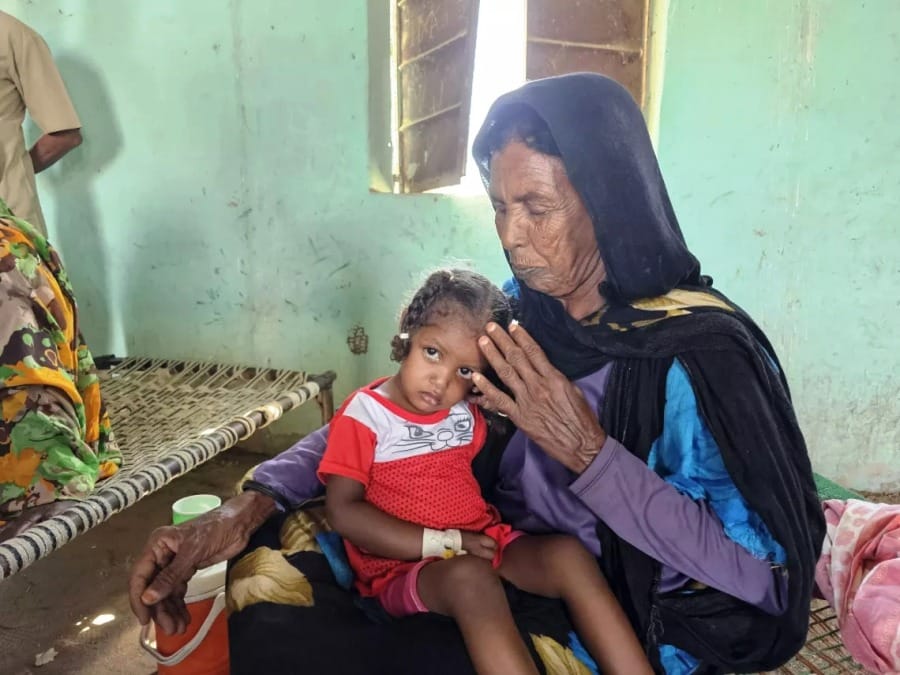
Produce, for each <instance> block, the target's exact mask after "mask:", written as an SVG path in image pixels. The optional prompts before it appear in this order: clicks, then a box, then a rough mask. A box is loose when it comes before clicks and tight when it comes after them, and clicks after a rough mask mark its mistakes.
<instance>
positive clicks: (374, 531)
mask: <svg viewBox="0 0 900 675" xmlns="http://www.w3.org/2000/svg"><path fill="white" fill-rule="evenodd" d="M365 494H366V488H365V486H364V485H363V484H362V483H360V482H359V481H356V480H353V479H352V478H346V477H344V476H336V475H334V474H332V475H330V476H328V485H327V487H326V490H325V511H326V516H327V518H328V523H329V524H330V525H331V527H333V528H334V530H335V531H336V532H337V533H338V534H340V535H341V536H342V537H344V539H346V540H348V541H349V542H350V543H351V544H354V545H355V546H358V547H359V548H361V549H364V550H366V551H368V552H369V553H374V554H375V555H377V556H381V557H382V558H393V559H394V560H420V559H421V558H422V535H423V533H424V531H425V528H423V527H422V526H421V525H415V524H413V523H408V522H406V521H405V520H400V519H399V518H395V517H394V516H391V515H388V514H387V513H385V512H384V511H382V510H381V509H379V508H378V507H376V506H373V505H372V504H370V503H369V502H367V501H366V500H365ZM461 534H462V544H463V549H464V550H466V551H468V552H469V553H471V554H473V555H477V556H479V557H481V558H487V559H489V560H490V559H491V558H493V555H494V550H495V548H496V546H497V544H496V542H495V541H494V540H493V539H491V538H490V537H488V536H486V535H483V534H478V533H475V532H462V533H461Z"/></svg>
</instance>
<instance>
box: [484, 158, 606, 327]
mask: <svg viewBox="0 0 900 675" xmlns="http://www.w3.org/2000/svg"><path fill="white" fill-rule="evenodd" d="M489 191H490V197H491V202H492V203H493V205H494V214H495V215H494V223H495V225H496V227H497V235H498V236H499V237H500V242H501V243H502V244H503V248H504V249H505V250H506V252H507V253H508V254H509V262H510V265H511V266H512V270H513V274H515V276H516V277H517V278H518V279H519V280H520V281H521V282H523V283H524V284H526V285H527V286H528V287H529V288H532V289H534V290H536V291H540V292H542V293H545V294H547V295H550V296H552V297H554V298H557V299H559V300H560V301H562V302H563V304H564V305H566V309H567V311H569V313H570V314H572V315H573V316H575V318H582V317H581V316H577V315H578V314H582V315H586V313H590V312H593V311H596V310H597V309H599V304H600V303H601V298H600V292H599V290H598V286H599V285H600V282H602V281H603V279H604V277H605V272H604V268H603V262H602V260H601V258H600V251H599V249H598V248H597V239H596V237H595V236H594V226H593V223H592V222H591V217H590V215H589V214H588V212H587V209H586V208H585V207H584V204H583V203H582V201H581V197H580V196H579V195H578V193H577V192H576V191H575V188H574V187H572V184H571V183H570V182H569V178H568V176H567V175H566V170H565V167H564V166H563V163H562V160H561V159H559V158H558V157H552V156H550V155H545V154H542V153H540V152H537V151H536V150H532V149H531V148H529V147H528V146H527V145H525V144H524V143H522V142H520V141H511V142H510V143H508V144H507V145H506V147H504V148H503V149H502V150H499V151H498V152H496V153H494V156H493V157H492V158H491V183H490V188H489ZM591 304H593V305H597V306H593V307H588V308H587V309H586V310H585V311H586V313H585V311H580V310H584V309H585V307H587V305H591Z"/></svg>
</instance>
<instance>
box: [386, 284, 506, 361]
mask: <svg viewBox="0 0 900 675" xmlns="http://www.w3.org/2000/svg"><path fill="white" fill-rule="evenodd" d="M460 309H462V310H463V311H462V312H459V310H460ZM454 312H456V313H459V314H460V317H461V318H463V320H466V321H467V322H468V323H470V324H471V326H472V329H473V330H474V331H480V330H481V329H482V328H483V327H484V325H485V324H486V323H487V322H488V321H494V322H496V323H498V324H500V325H501V326H503V327H504V328H505V327H506V326H507V325H509V322H510V321H511V320H512V310H511V309H510V304H509V299H508V298H507V297H506V296H505V295H504V294H503V291H501V290H500V289H499V288H497V287H496V286H495V285H494V284H492V283H491V282H490V281H489V280H488V279H487V277H484V276H482V275H481V274H478V273H477V272H472V271H470V270H462V269H450V270H438V271H437V272H433V273H432V274H431V275H429V277H428V279H426V280H425V283H424V284H422V286H421V288H419V290H418V291H416V293H415V295H413V297H412V300H410V302H409V304H408V305H407V306H406V307H405V308H404V310H403V312H402V313H401V314H400V333H399V334H397V335H395V336H394V339H393V340H391V359H392V360H394V361H402V360H403V359H405V358H406V357H407V355H408V354H409V337H411V336H412V334H413V333H415V332H416V331H417V330H418V329H419V328H421V327H422V326H425V325H427V324H429V323H430V322H431V321H433V320H434V318H435V317H438V316H441V317H443V316H447V315H449V314H451V313H454ZM401 334H405V335H406V336H407V337H405V338H404V337H401Z"/></svg>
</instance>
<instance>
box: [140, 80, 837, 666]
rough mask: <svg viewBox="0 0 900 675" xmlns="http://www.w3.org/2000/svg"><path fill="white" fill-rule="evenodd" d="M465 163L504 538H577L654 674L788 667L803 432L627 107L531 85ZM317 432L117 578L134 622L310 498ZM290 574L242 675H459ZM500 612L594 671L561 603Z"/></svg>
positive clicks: (621, 95) (801, 587)
mask: <svg viewBox="0 0 900 675" xmlns="http://www.w3.org/2000/svg"><path fill="white" fill-rule="evenodd" d="M474 153H475V156H476V159H477V160H478V162H479V165H480V167H481V171H482V175H483V177H484V180H485V183H486V184H487V185H488V189H489V193H490V198H491V201H492V203H493V205H494V211H495V214H496V215H495V224H496V228H497V234H498V236H499V238H500V242H501V244H502V246H503V249H504V252H505V254H506V256H507V259H508V261H509V264H510V267H511V269H512V271H513V274H514V281H513V283H511V284H510V286H509V290H510V292H512V293H513V294H514V295H516V296H517V297H518V317H519V323H518V324H514V325H513V326H512V327H509V328H508V330H507V328H506V327H501V326H496V325H491V326H489V328H488V330H487V334H486V335H485V336H483V337H482V338H481V340H480V344H481V348H482V350H483V351H484V354H485V356H486V358H487V360H488V361H489V362H490V364H491V365H492V366H493V368H494V370H495V371H496V373H497V375H498V376H499V378H500V379H501V380H502V381H503V383H504V384H505V387H504V391H501V390H500V389H498V388H497V387H495V386H493V385H492V384H491V383H490V382H489V381H488V379H487V378H485V377H483V376H480V375H476V376H475V378H474V379H475V384H476V385H477V387H478V389H479V390H480V392H481V395H480V397H479V399H480V401H479V402H480V403H481V404H482V405H483V406H484V407H485V408H487V409H489V410H493V411H496V412H498V413H500V414H501V415H502V416H505V417H508V419H509V420H510V421H511V422H512V423H513V424H514V425H515V426H516V427H517V431H515V433H514V434H513V435H512V437H511V439H510V440H509V441H508V443H506V442H505V441H506V439H505V438H503V437H502V436H503V435H502V432H501V430H500V428H501V427H502V426H503V425H502V423H501V424H497V425H495V428H494V431H495V433H494V438H493V443H491V444H490V445H489V447H488V448H487V449H486V450H485V451H483V453H482V456H481V457H479V459H478V460H476V466H475V469H476V471H477V472H478V473H479V475H480V476H481V479H482V483H483V485H484V487H485V491H486V494H487V496H488V497H489V499H490V500H491V501H493V503H494V504H496V505H497V506H498V507H499V508H500V510H501V511H502V513H503V516H504V517H505V518H506V519H507V521H508V522H510V523H512V524H513V526H515V527H517V528H520V529H523V530H526V531H530V532H565V533H569V534H572V535H575V536H577V537H579V538H580V540H581V541H582V542H583V543H584V544H585V546H587V547H588V548H589V549H590V550H591V551H592V552H593V553H594V554H595V555H596V556H597V560H598V564H599V565H600V566H601V568H602V570H603V572H604V573H605V575H606V577H607V579H608V580H609V583H610V585H611V587H612V588H613V589H614V591H615V593H616V595H617V597H618V598H619V601H620V602H621V604H622V606H623V608H624V609H625V611H626V613H627V614H628V617H629V619H630V621H631V623H632V625H633V627H634V630H635V632H636V634H637V635H638V637H639V639H640V640H641V641H642V643H643V645H644V646H645V648H646V652H647V655H648V657H649V658H650V660H651V663H652V664H653V665H654V668H655V669H656V670H657V671H659V672H666V673H719V672H732V671H739V672H748V671H756V670H768V669H771V668H774V667H775V666H777V665H779V664H781V663H783V662H784V661H786V660H788V659H789V658H790V657H791V656H792V655H793V654H794V653H795V652H796V651H797V650H798V649H799V648H800V646H801V645H802V643H803V641H804V638H805V635H806V628H807V617H808V608H809V601H810V596H811V591H812V580H813V571H814V565H815V562H816V559H817V556H818V553H819V550H820V546H821V543H822V538H823V534H824V527H823V519H822V514H821V509H820V507H819V503H818V499H817V497H816V492H815V486H814V482H813V477H812V471H811V468H810V463H809V459H808V457H807V453H806V448H805V445H804V441H803V436H802V434H801V432H800V429H799V428H798V425H797V420H796V418H795V415H794V411H793V408H792V406H791V401H790V396H789V392H788V387H787V384H786V382H785V380H784V377H783V374H782V370H781V367H780V365H779V363H778V360H777V357H776V355H775V352H774V350H773V349H772V346H771V345H770V343H769V342H768V340H767V339H766V337H765V335H764V334H763V333H762V331H761V330H760V329H759V328H758V327H757V326H756V325H755V324H754V323H753V321H752V320H751V319H750V318H749V317H748V316H747V315H746V314H745V313H744V312H743V311H742V310H741V309H740V308H739V307H737V306H735V305H734V304H733V303H732V302H730V301H729V300H728V299H727V298H726V297H725V296H724V295H722V294H721V293H719V292H718V291H716V290H714V289H713V288H712V281H711V279H709V278H708V277H705V276H702V275H701V273H700V265H699V263H698V262H697V260H696V258H695V257H694V256H693V255H692V254H691V253H690V251H689V250H688V248H687V245H686V244H685V241H684V238H683V236H682V234H681V230H680V228H679V226H678V221H677V220H676V217H675V213H674V211H673V209H672V205H671V203H670V201H669V197H668V195H667V192H666V188H665V185H664V183H663V180H662V176H661V175H660V171H659V167H658V165H657V161H656V158H655V156H654V153H653V149H652V146H651V143H650V138H649V136H648V134H647V130H646V127H645V125H644V122H643V118H642V117H641V113H640V110H639V109H638V107H637V106H636V105H635V104H634V102H633V100H632V99H631V97H630V95H629V94H628V93H627V92H626V91H625V90H624V89H623V88H622V87H620V86H619V85H617V84H616V83H614V82H613V81H611V80H609V79H606V78H603V77H601V76H598V75H590V74H578V75H571V76H565V77H559V78H552V79H547V80H539V81H535V82H532V83H530V84H527V85H525V86H524V87H522V88H521V89H519V90H517V91H514V92H512V93H510V94H507V95H504V96H502V97H501V98H500V99H499V100H498V101H497V102H496V103H495V104H494V106H493V107H492V108H491V110H490V113H489V114H488V118H487V121H486V122H485V123H484V126H483V127H482V129H481V131H480V133H479V134H478V137H477V138H476V141H475V145H474ZM326 434H327V429H323V430H320V431H319V432H316V433H314V434H312V435H310V436H308V437H307V438H305V439H304V440H303V441H301V442H300V443H298V444H297V445H296V446H294V447H293V448H292V449H290V450H288V451H287V452H285V453H283V454H282V455H280V456H279V457H277V458H275V459H273V460H270V461H269V462H266V463H265V464H263V465H261V466H260V467H259V468H258V469H257V471H256V472H255V474H254V476H253V480H251V481H249V482H248V483H247V484H246V485H245V492H244V493H243V494H242V495H240V496H238V497H235V498H234V499H232V500H231V501H230V502H228V503H227V504H226V505H224V506H223V507H222V508H221V509H219V510H218V511H217V512H213V513H211V514H208V515H207V516H205V517H202V518H200V519H197V520H196V521H192V522H191V523H189V524H187V525H184V526H180V527H177V528H161V529H159V530H156V531H155V532H154V533H153V535H152V536H151V539H150V541H149V543H148V545H147V548H146V549H145V551H144V553H143V555H142V556H141V557H140V559H139V560H138V561H137V562H136V564H135V568H134V571H133V574H132V579H131V598H132V607H133V608H134V611H135V613H136V614H137V615H138V617H139V618H140V619H141V621H143V622H146V621H148V620H149V619H151V618H154V619H155V620H156V621H157V622H158V623H159V625H160V626H161V627H162V629H163V630H167V631H181V630H184V628H185V623H186V620H187V619H186V613H185V610H184V605H183V601H182V600H181V596H182V595H183V593H184V584H185V580H186V579H187V578H188V577H189V576H190V574H191V573H192V572H193V570H194V569H196V568H197V567H200V566H203V565H207V564H210V563H212V562H215V561H218V560H222V559H225V558H228V557H231V556H234V555H236V554H238V553H239V552H240V551H241V550H243V549H244V548H245V547H246V546H247V544H248V541H249V540H250V536H251V534H252V533H253V532H254V531H256V530H257V529H258V528H260V526H261V525H262V524H263V523H264V522H265V521H267V520H268V519H269V518H270V517H271V516H273V514H276V512H278V511H279V510H282V511H289V510H292V509H296V508H298V507H301V506H303V505H304V503H306V502H309V501H310V500H312V499H315V498H316V497H318V496H319V495H320V494H321V487H320V486H319V485H318V483H317V482H316V478H315V470H316V466H317V463H318V461H319V458H320V457H321V454H322V452H323V449H324V446H325V438H326ZM504 446H505V447H504ZM264 531H265V528H263V530H261V532H264ZM266 537H268V539H267V540H266V541H262V540H260V539H259V535H258V536H257V537H256V538H255V540H257V541H256V545H257V546H259V545H260V544H262V545H264V546H272V545H273V544H272V539H273V537H272V535H271V533H270V534H268V535H266ZM274 545H275V548H278V545H277V542H276V543H275V544H274ZM326 553H327V551H326ZM316 557H318V558H321V556H316ZM287 560H288V561H290V564H292V565H294V566H295V567H297V568H299V569H301V570H303V572H304V574H306V576H307V577H308V578H309V579H310V580H312V581H313V584H312V590H313V593H312V594H313V596H314V599H313V601H312V602H311V603H307V605H308V606H305V607H295V606H286V605H275V604H268V603H262V604H256V605H254V606H252V607H249V608H247V609H244V610H243V611H241V612H239V613H237V614H236V615H234V616H233V617H232V619H231V621H232V624H231V629H232V632H231V635H232V661H233V664H234V666H235V669H236V670H240V671H241V672H243V670H244V669H250V668H251V667H252V665H253V664H255V665H256V666H257V667H258V668H260V669H265V667H266V665H268V666H270V667H272V668H276V669H278V668H281V669H282V670H285V672H286V671H287V670H291V669H293V668H294V667H295V666H296V668H300V667H301V666H303V667H306V668H308V669H309V670H308V672H335V673H357V672H359V673H376V672H378V673H381V672H385V673H388V672H390V673H398V672H409V673H421V672H429V673H444V672H446V673H460V672H471V665H470V664H469V662H468V661H467V659H466V657H465V650H464V648H463V646H462V642H461V641H460V639H459V636H458V635H457V634H456V629H455V628H454V627H453V625H452V624H449V623H448V622H446V621H445V620H443V619H441V618H440V617H436V616H433V615H419V616H415V617H410V618H407V619H403V620H400V621H394V622H382V623H377V622H372V621H370V620H369V619H367V618H365V616H366V612H368V608H366V607H365V606H364V605H363V606H361V608H359V607H358V606H359V605H360V603H358V602H357V603H356V604H354V602H353V601H352V600H351V599H349V594H348V593H345V592H343V591H340V590H339V588H338V586H337V585H336V584H335V583H334V581H333V579H331V578H330V577H327V576H317V574H318V573H317V571H316V570H315V569H314V564H313V563H312V561H311V560H310V559H304V560H300V559H299V558H298V557H297V556H293V557H292V556H288V558H287ZM333 567H334V568H335V569H339V567H340V565H338V564H335V565H334V566H333ZM322 580H324V581H322ZM509 595H510V602H511V605H512V607H513V610H514V614H515V615H516V618H517V622H518V623H519V626H520V628H521V629H522V631H523V633H526V634H530V635H531V638H532V640H531V642H532V643H533V644H534V646H535V652H534V655H535V660H536V662H537V663H538V664H539V666H540V667H541V669H542V670H543V671H544V672H551V673H555V672H573V673H575V672H589V671H588V670H586V669H584V670H579V668H584V666H582V665H578V661H577V657H578V655H579V654H581V649H580V645H579V643H578V640H577V636H574V635H572V634H570V629H569V628H568V623H567V620H566V617H565V616H564V615H563V614H562V613H561V612H559V609H558V607H556V606H551V605H552V603H551V601H546V602H539V601H538V599H536V598H533V597H530V596H526V595H525V594H522V593H520V592H517V591H516V589H514V588H509ZM369 614H371V612H369ZM376 618H377V617H376ZM548 637H549V638H552V641H553V642H554V644H557V645H559V646H563V645H564V648H563V650H562V652H559V651H557V652H554V653H551V652H552V650H551V652H548V651H547V650H546V649H545V648H542V646H543V647H546V642H544V641H543V640H544V639H545V638H548ZM347 643H350V644H353V645H354V649H346V648H345V647H342V646H343V645H345V644H347ZM251 645H252V646H255V647H256V648H255V649H252V648H251ZM251 652H252V653H251ZM582 658H583V657H582ZM564 663H565V664H568V665H563V664H564ZM317 667H318V668H320V670H317Z"/></svg>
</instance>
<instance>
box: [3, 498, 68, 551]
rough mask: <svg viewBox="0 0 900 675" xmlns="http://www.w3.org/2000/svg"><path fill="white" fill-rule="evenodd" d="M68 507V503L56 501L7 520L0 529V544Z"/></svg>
mask: <svg viewBox="0 0 900 675" xmlns="http://www.w3.org/2000/svg"><path fill="white" fill-rule="evenodd" d="M68 507H69V503H68V502H67V501H57V502H50V503H49V504H41V505H40V506H32V507H30V508H28V509H26V510H25V511H24V512H23V513H22V514H21V515H19V516H16V517H15V518H13V519H12V520H8V521H7V522H6V525H3V526H2V527H0V543H3V542H4V541H6V540H7V539H12V538H13V537H16V536H18V535H20V534H22V533H23V532H24V531H25V530H27V529H28V528H29V527H31V526H32V525H37V524H38V523H40V522H42V521H44V520H47V519H48V518H52V517H53V516H55V515H56V514H58V513H61V512H62V511H65V510H66V509H67V508H68Z"/></svg>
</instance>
